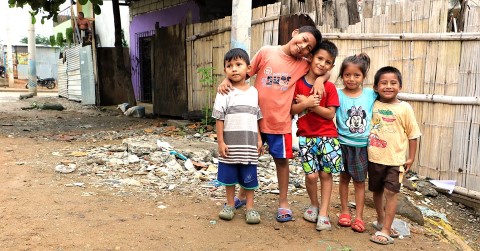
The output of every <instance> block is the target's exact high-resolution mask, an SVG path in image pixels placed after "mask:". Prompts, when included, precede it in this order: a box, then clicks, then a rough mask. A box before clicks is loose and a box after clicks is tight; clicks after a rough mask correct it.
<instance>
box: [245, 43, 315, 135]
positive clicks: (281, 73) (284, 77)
mask: <svg viewBox="0 0 480 251" xmlns="http://www.w3.org/2000/svg"><path fill="white" fill-rule="evenodd" d="M251 65H252V70H251V71H250V74H249V75H250V76H253V75H255V74H256V75H257V76H256V78H255V88H257V90H258V105H259V106H260V110H261V111H262V114H263V119H262V120H260V131H261V132H263V133H269V134H286V133H291V132H292V116H291V115H290V108H291V106H292V100H293V93H294V91H295V82H297V80H298V79H300V78H301V77H302V76H303V75H305V74H306V73H307V72H308V69H309V67H310V64H309V63H308V62H307V61H306V60H305V59H302V58H294V57H290V56H288V55H286V54H285V53H283V52H282V49H281V46H263V47H262V48H260V50H259V51H258V52H257V54H256V55H255V57H253V59H252V62H251Z"/></svg>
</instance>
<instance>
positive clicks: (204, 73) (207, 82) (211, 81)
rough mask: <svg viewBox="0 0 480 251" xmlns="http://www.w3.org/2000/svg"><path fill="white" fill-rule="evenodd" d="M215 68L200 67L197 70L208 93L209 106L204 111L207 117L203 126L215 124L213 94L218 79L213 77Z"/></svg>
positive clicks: (203, 121) (203, 120)
mask: <svg viewBox="0 0 480 251" xmlns="http://www.w3.org/2000/svg"><path fill="white" fill-rule="evenodd" d="M213 70H214V68H213V67H200V68H197V72H198V73H199V74H200V84H202V86H203V88H205V89H206V92H207V104H206V105H205V107H204V108H203V109H202V112H203V114H204V115H205V117H204V118H203V119H202V125H204V126H205V127H206V126H207V125H212V124H214V123H215V119H214V118H212V117H211V116H212V106H213V93H212V89H213V88H214V87H215V83H216V79H215V77H214V76H213Z"/></svg>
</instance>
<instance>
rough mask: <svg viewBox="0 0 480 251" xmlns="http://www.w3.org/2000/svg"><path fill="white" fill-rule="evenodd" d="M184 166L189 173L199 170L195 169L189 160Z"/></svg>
mask: <svg viewBox="0 0 480 251" xmlns="http://www.w3.org/2000/svg"><path fill="white" fill-rule="evenodd" d="M184 166H185V169H187V171H191V172H193V171H196V170H197V169H195V167H194V166H193V163H192V161H191V160H189V159H187V160H186V161H185V164H184Z"/></svg>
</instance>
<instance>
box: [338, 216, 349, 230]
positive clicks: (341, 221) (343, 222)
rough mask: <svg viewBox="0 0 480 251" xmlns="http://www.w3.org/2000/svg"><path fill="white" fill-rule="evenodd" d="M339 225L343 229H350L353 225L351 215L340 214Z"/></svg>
mask: <svg viewBox="0 0 480 251" xmlns="http://www.w3.org/2000/svg"><path fill="white" fill-rule="evenodd" d="M338 225H340V226H342V227H349V226H351V225H352V217H351V216H350V214H340V216H339V217H338Z"/></svg>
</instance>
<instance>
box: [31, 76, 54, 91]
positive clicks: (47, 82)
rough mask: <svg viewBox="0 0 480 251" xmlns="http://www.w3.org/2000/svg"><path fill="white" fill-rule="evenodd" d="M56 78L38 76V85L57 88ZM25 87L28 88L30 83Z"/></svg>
mask: <svg viewBox="0 0 480 251" xmlns="http://www.w3.org/2000/svg"><path fill="white" fill-rule="evenodd" d="M55 85H56V84H55V79H54V78H39V77H38V76H37V86H42V87H47V88H48V89H53V88H55ZM25 88H26V89H28V83H27V84H26V85H25Z"/></svg>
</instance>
